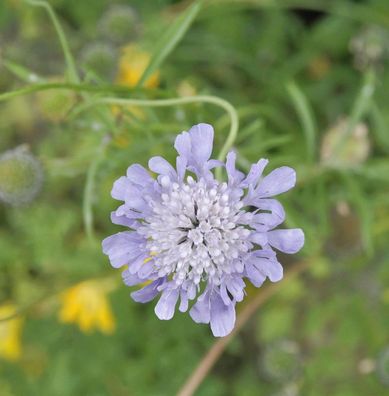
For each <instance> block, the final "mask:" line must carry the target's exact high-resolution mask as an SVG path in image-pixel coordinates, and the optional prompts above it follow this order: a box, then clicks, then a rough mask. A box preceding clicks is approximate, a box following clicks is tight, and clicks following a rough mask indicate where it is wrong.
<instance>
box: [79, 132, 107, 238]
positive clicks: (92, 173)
mask: <svg viewBox="0 0 389 396" xmlns="http://www.w3.org/2000/svg"><path fill="white" fill-rule="evenodd" d="M106 146H107V138H106V137H103V140H102V142H101V144H100V145H99V147H98V149H97V152H96V156H95V158H94V159H93V160H92V162H91V163H90V165H89V168H88V171H87V173H86V182H85V188H84V196H83V202H82V214H83V220H84V227H85V233H86V235H87V237H88V239H89V240H90V241H94V240H95V235H94V230H93V192H94V187H95V181H96V175H97V169H98V167H99V165H100V163H101V161H102V160H103V158H104V154H105V148H106Z"/></svg>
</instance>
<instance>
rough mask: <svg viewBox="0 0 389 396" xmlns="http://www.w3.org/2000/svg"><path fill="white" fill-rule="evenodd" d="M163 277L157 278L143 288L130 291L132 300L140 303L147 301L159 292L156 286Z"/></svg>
mask: <svg viewBox="0 0 389 396" xmlns="http://www.w3.org/2000/svg"><path fill="white" fill-rule="evenodd" d="M163 281H164V279H161V278H160V279H157V280H155V281H154V282H152V283H150V284H149V285H147V286H145V287H144V288H143V289H140V290H137V291H135V292H132V293H131V297H132V299H133V300H134V301H136V302H140V303H147V302H149V301H151V300H153V299H154V298H155V296H156V295H157V294H158V293H159V290H158V286H159V285H161V283H163Z"/></svg>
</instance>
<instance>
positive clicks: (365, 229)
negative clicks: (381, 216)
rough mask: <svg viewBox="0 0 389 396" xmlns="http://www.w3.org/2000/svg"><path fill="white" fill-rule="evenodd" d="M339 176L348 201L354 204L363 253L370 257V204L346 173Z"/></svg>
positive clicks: (358, 186) (353, 179)
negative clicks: (359, 225) (346, 192)
mask: <svg viewBox="0 0 389 396" xmlns="http://www.w3.org/2000/svg"><path fill="white" fill-rule="evenodd" d="M340 175H341V177H342V179H343V181H344V185H345V186H346V188H347V190H348V192H349V199H350V201H351V202H352V203H353V204H354V206H355V209H356V210H357V213H358V215H359V219H360V222H361V235H362V244H363V247H364V249H365V252H366V253H367V254H368V255H369V256H371V255H372V254H373V252H374V246H373V239H372V235H373V234H372V213H371V207H370V202H369V200H368V199H367V197H366V196H365V194H364V191H362V188H361V186H360V185H359V183H358V182H357V181H356V180H355V178H353V177H352V175H350V174H349V173H347V172H341V173H340Z"/></svg>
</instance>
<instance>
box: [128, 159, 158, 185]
mask: <svg viewBox="0 0 389 396" xmlns="http://www.w3.org/2000/svg"><path fill="white" fill-rule="evenodd" d="M127 177H128V179H129V180H130V181H131V182H132V183H134V184H138V185H139V186H145V185H146V184H148V183H152V182H153V178H152V177H151V176H150V174H149V172H147V170H146V169H145V168H144V167H143V166H142V165H139V164H134V165H131V166H130V167H129V168H128V169H127Z"/></svg>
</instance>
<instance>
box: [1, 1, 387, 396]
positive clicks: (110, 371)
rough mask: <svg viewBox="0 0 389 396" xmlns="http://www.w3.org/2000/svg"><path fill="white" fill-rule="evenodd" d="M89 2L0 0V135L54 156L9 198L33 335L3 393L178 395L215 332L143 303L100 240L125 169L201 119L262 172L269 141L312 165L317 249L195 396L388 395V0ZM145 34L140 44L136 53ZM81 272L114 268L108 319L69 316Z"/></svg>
mask: <svg viewBox="0 0 389 396" xmlns="http://www.w3.org/2000/svg"><path fill="white" fill-rule="evenodd" d="M184 3H185V4H184ZM48 4H50V6H48ZM87 4H89V2H83V1H75V0H52V1H50V2H49V3H46V2H43V1H35V0H26V1H21V0H19V1H17V0H5V1H2V2H0V27H1V35H0V51H1V58H0V60H1V69H0V70H1V73H0V90H1V93H0V101H1V102H2V103H1V107H0V119H1V122H0V136H1V139H0V153H5V152H7V151H9V150H14V149H17V148H18V147H21V146H22V147H24V150H27V151H25V152H28V155H29V156H31V157H32V156H35V157H36V158H37V160H34V161H38V162H39V164H40V165H39V166H40V167H42V168H43V174H44V177H41V176H40V177H39V183H42V186H41V185H39V189H40V192H39V193H37V194H38V195H36V194H35V193H34V196H33V197H32V198H31V199H33V200H32V202H30V203H27V202H28V201H29V200H30V199H19V201H21V202H23V205H18V206H15V205H10V204H9V202H6V201H0V306H2V307H9V306H12V307H16V308H15V309H16V311H15V309H14V308H13V309H12V312H13V313H11V314H8V313H6V314H4V312H8V311H9V310H8V311H7V310H6V309H5V308H3V309H1V308H0V315H1V316H0V320H1V319H2V318H3V319H6V321H2V322H0V345H3V344H4V342H6V340H7V339H8V338H7V337H9V333H7V331H9V329H10V328H13V327H14V328H17V334H14V335H13V336H12V337H11V338H12V342H13V343H14V344H15V345H17V347H18V348H19V347H20V348H21V349H20V353H19V352H18V353H14V354H12V353H11V355H12V356H13V358H12V359H7V355H6V354H5V355H4V354H2V352H1V351H2V349H0V389H1V391H0V393H1V395H5V396H6V395H64V396H67V395H82V394H86V395H127V394H128V395H172V394H175V392H177V390H178V389H179V388H180V386H181V385H182V384H183V382H184V381H185V379H186V377H187V376H188V375H189V374H190V373H191V372H192V371H193V369H194V368H195V366H196V364H197V362H198V361H199V360H200V358H201V356H202V355H203V354H204V353H205V352H206V351H207V349H208V348H209V347H210V346H211V345H212V343H213V342H214V339H213V338H212V335H211V333H210V331H209V330H208V329H207V327H205V326H200V325H195V324H194V323H193V322H192V321H191V319H190V318H189V317H187V315H176V316H175V318H174V319H173V320H171V321H169V322H162V321H158V319H156V317H155V315H154V314H153V312H152V309H153V307H152V306H150V305H147V306H143V305H139V304H135V303H133V302H132V301H131V299H130V298H129V289H127V288H126V287H125V286H123V285H122V284H121V281H120V279H119V278H120V276H119V277H118V276H117V275H116V274H115V273H114V272H113V271H111V269H110V267H109V265H108V262H107V260H106V258H105V256H103V255H102V253H101V247H100V241H101V240H102V239H103V238H104V237H105V236H107V235H110V234H112V233H113V232H115V231H117V230H118V228H117V227H115V226H112V224H111V223H110V221H109V214H110V212H111V210H113V208H114V207H115V206H116V203H115V202H114V201H113V200H112V198H111V197H110V194H109V192H110V189H111V186H112V183H113V181H114V180H115V179H117V178H118V176H119V175H122V174H124V172H125V169H126V168H127V166H129V165H130V164H131V163H141V164H143V165H145V161H146V160H145V159H146V158H148V157H150V156H152V155H164V156H166V157H167V158H169V159H172V158H173V155H174V153H173V149H172V145H171V142H172V140H173V139H174V136H175V135H176V134H177V133H178V132H181V131H182V130H186V129H187V128H188V127H190V126H191V125H193V124H195V123H197V122H209V123H211V124H213V125H214V126H215V130H216V142H215V146H216V148H217V149H218V152H217V153H216V154H217V155H219V153H220V154H221V155H222V154H223V153H225V151H226V149H228V148H229V147H231V146H233V147H234V148H235V150H236V152H237V154H238V165H239V167H240V168H241V169H244V170H245V171H247V167H248V164H250V163H252V162H254V161H257V160H258V159H259V158H260V157H265V158H269V159H270V167H273V168H275V167H277V166H280V165H288V166H292V167H294V168H296V170H297V175H298V185H297V188H296V189H295V190H293V192H291V193H290V194H288V196H287V197H286V198H285V199H283V202H282V203H283V204H284V205H285V209H286V211H287V219H288V220H287V222H288V224H287V226H290V227H301V228H303V229H304V231H305V234H306V239H307V240H306V245H305V248H304V249H303V251H302V253H301V254H300V256H299V260H306V261H308V262H309V266H308V270H307V271H306V272H305V273H304V274H302V275H301V276H300V277H299V278H298V279H293V280H288V281H285V282H284V284H283V285H282V287H281V288H280V291H279V292H277V294H276V295H275V296H274V297H272V299H271V300H270V301H269V302H268V303H266V304H265V305H263V306H262V307H261V308H260V309H259V311H258V312H257V314H255V315H254V316H253V317H252V318H251V320H250V321H249V323H247V324H246V326H245V327H244V329H243V330H242V332H241V334H239V335H237V336H236V338H235V339H234V340H233V342H232V344H231V345H229V347H228V348H227V350H226V351H225V353H224V354H223V356H222V357H221V358H220V360H219V361H218V363H217V365H216V367H215V369H214V370H213V371H212V372H211V373H210V374H209V375H208V377H207V378H206V379H205V381H204V382H203V384H202V385H201V386H200V388H199V390H198V395H207V396H210V395H215V396H216V395H245V396H250V395H253V396H254V395H258V394H265V395H298V394H301V395H310V396H316V395H317V396H322V395H323V396H324V395H329V394H331V395H334V396H347V395H353V396H355V395H382V394H385V392H387V386H388V377H389V374H388V372H387V358H385V356H386V357H387V355H388V353H387V347H388V344H387V343H388V338H387V334H388V328H389V317H388V314H387V312H388V304H389V298H388V296H389V270H388V268H389V267H388V264H389V250H388V246H387V240H388V236H389V235H388V234H389V198H388V197H389V194H388V193H389V160H388V157H387V155H388V153H389V131H388V126H387V125H388V123H389V112H388V110H387V109H386V104H387V103H388V100H389V97H388V95H389V94H388V92H389V74H388V73H387V71H386V68H387V66H388V60H389V59H388V37H389V19H388V15H389V7H388V2H387V1H386V0H366V1H364V2H360V1H355V2H353V1H351V0H348V1H343V0H332V1H326V2H324V1H323V2H320V1H315V0H310V1H308V0H307V1H291V0H286V1H282V2H281V1H273V0H269V1H261V0H241V1H234V0H214V1H194V2H183V3H179V2H175V1H168V0H161V1H158V2H148V1H141V0H131V1H130V0H127V1H124V0H123V1H119V0H115V1H109V0H96V1H94V2H93V7H90V5H87ZM112 6H115V7H119V8H116V9H115V8H114V9H113V8H112ZM120 7H125V8H120ZM126 7H127V8H126ZM118 10H125V11H122V12H118ZM115 12H116V14H117V17H118V20H117V21H115ZM126 17H128V23H129V25H128V26H126V23H125V18H126ZM107 26H113V28H112V29H113V30H112V31H110V30H109V29H108V28H107ZM107 29H108V30H107ZM110 32H111V33H112V34H109V33H110ZM121 35H122V36H121ZM126 48H127V52H126V50H125V49H126ZM128 48H130V49H131V51H133V52H131V53H132V54H133V58H134V59H133V62H132V61H131V56H129V57H127V58H126V59H123V58H121V57H120V56H121V55H120V54H123V53H127V56H128ZM134 49H136V50H134ZM140 54H142V55H140ZM137 56H138V57H137ZM140 57H141V58H142V60H141V61H139V59H140ZM144 59H146V61H144ZM126 67H127V68H128V70H127V71H128V75H131V79H129V80H128V81H130V82H128V81H126V82H124V81H120V78H119V76H118V72H119V70H120V71H121V73H122V74H123V68H126ZM150 79H153V80H152V83H150ZM148 81H149V83H147V82H148ZM188 93H189V94H190V95H191V96H186V95H188ZM193 95H195V96H193ZM196 95H197V96H196ZM238 119H239V126H238ZM361 130H363V131H364V132H363V133H362V135H361V132H360V131H361ZM236 132H237V134H236ZM0 155H1V154H0ZM3 155H4V154H3ZM38 162H37V163H38ZM0 165H1V164H0ZM39 169H40V168H39ZM12 174H13V173H12V172H9V173H7V175H11V176H12ZM220 176H221V177H223V175H220ZM23 177H24V176H23ZM3 179H4V178H3ZM1 180H2V179H0V183H1ZM9 180H10V179H9V177H8V176H7V182H8V181H9ZM23 180H24V179H23ZM42 180H43V181H42ZM11 181H12V180H11ZM29 182H30V184H31V183H32V181H31V180H29ZM15 185H17V184H15ZM0 191H1V184H0ZM34 191H35V190H34ZM0 200H1V195H0ZM293 265H294V263H293V262H286V263H285V271H288V269H289V268H292V267H293ZM84 281H86V282H89V283H88V285H101V284H104V285H105V286H95V287H102V289H101V290H103V291H104V292H103V294H104V295H103V296H102V297H101V296H100V295H101V293H100V294H99V293H98V295H99V297H98V298H97V301H102V303H101V304H103V306H104V308H103V310H104V311H105V312H109V315H108V314H106V315H108V316H109V319H108V322H109V323H108V324H107V323H106V325H105V327H104V326H103V325H102V326H103V328H105V329H106V330H107V326H108V328H109V331H108V330H107V331H106V332H105V333H107V334H105V333H102V332H101V331H99V330H98V329H97V330H96V331H94V332H93V331H92V332H83V330H82V328H79V327H78V326H77V320H73V321H75V322H76V323H69V324H68V323H63V322H64V321H65V322H66V321H67V322H71V321H72V320H70V319H69V320H62V321H61V320H59V318H61V315H60V314H59V313H60V312H61V303H63V298H64V297H63V296H64V295H66V296H67V299H68V300H69V298H71V296H72V295H73V294H74V293H73V294H72V292H71V291H72V290H73V291H74V290H75V289H74V288H75V287H77V285H80V284H82V283H81V282H84ZM101 282H102V283H101ZM107 285H108V286H107ZM72 288H73V289H72ZM101 290H100V291H101ZM108 291H109V293H108ZM260 292H261V290H259V293H260ZM64 293H65V294H64ZM66 293H67V294H66ZM69 293H70V294H69ZM255 293H256V292H255V291H254V290H251V289H249V290H248V294H249V296H248V300H250V299H251V298H253V297H254V296H255ZM95 294H96V293H94V292H93V291H90V290H89V291H88V296H92V297H88V298H91V299H92V300H93V298H94V297H93V296H94V295H95ZM69 296H70V297H69ZM92 300H91V303H95V302H96V301H95V300H93V301H92ZM105 304H108V305H107V306H106V305H105ZM92 305H93V304H92ZM62 308H63V307H62ZM63 309H64V308H63ZM111 310H112V312H113V317H111V316H110V315H111ZM6 315H8V316H9V320H8V321H7V317H5V316H6ZM13 315H16V318H15V317H14V316H13ZM80 315H81V314H80ZM15 320H17V322H15ZM78 322H82V319H79V320H78ZM6 323H8V324H10V325H12V324H14V326H4V324H6ZM15 323H17V326H15ZM113 323H115V324H116V329H115V330H113V328H114V326H113ZM84 327H85V326H84ZM86 327H87V328H88V329H90V327H91V326H89V325H88V326H86ZM97 327H99V326H97ZM11 331H12V330H11ZM20 332H21V335H20V334H19V333H20ZM16 336H17V337H18V338H19V339H18V340H17V339H15V337H16ZM18 341H20V345H19V344H18Z"/></svg>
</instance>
